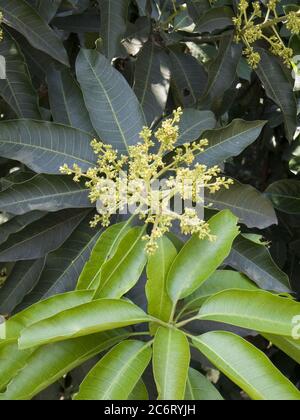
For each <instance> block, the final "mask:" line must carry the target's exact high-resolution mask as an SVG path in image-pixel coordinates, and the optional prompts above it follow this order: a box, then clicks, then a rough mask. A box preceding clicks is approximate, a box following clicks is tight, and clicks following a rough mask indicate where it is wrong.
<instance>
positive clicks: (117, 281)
mask: <svg viewBox="0 0 300 420" xmlns="http://www.w3.org/2000/svg"><path fill="white" fill-rule="evenodd" d="M144 234H145V230H144V228H142V227H135V228H132V229H131V230H130V231H129V232H128V233H127V234H126V236H124V238H123V239H122V240H121V242H120V244H119V245H118V248H117V249H116V253H115V255H114V256H113V257H112V258H111V259H110V260H109V261H107V262H106V263H105V264H104V265H103V267H102V269H101V278H100V284H99V287H98V289H97V290H96V292H95V299H99V298H114V299H119V298H121V297H122V296H123V295H124V294H125V293H127V292H128V291H129V290H130V289H132V288H133V287H134V286H135V284H136V283H137V281H138V280H139V278H140V276H141V274H142V272H143V270H144V268H145V265H146V262H147V255H146V251H145V242H144V241H143V240H142V237H143V236H144Z"/></svg>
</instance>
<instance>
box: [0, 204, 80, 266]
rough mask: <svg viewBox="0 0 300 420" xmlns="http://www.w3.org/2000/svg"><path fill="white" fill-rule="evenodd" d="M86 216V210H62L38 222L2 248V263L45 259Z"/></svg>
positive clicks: (11, 237)
mask: <svg viewBox="0 0 300 420" xmlns="http://www.w3.org/2000/svg"><path fill="white" fill-rule="evenodd" d="M86 214H87V212H86V210H84V211H83V210H62V211H61V212H58V213H51V214H48V215H47V216H45V217H43V218H42V219H39V220H37V221H36V222H34V223H32V224H31V225H29V226H27V227H26V228H25V229H23V230H21V231H20V232H18V233H15V234H13V235H11V236H10V237H9V238H8V240H7V241H6V242H5V243H3V244H2V245H1V246H0V261H3V262H7V261H19V260H34V259H38V258H43V257H44V256H45V255H46V254H48V253H49V252H51V251H54V250H55V249H57V248H59V247H60V246H61V245H62V244H63V243H64V242H65V240H66V239H67V238H68V237H69V236H70V235H71V233H72V232H73V230H74V229H75V228H76V227H77V226H78V225H79V223H80V222H81V221H82V219H83V218H84V217H85V216H86Z"/></svg>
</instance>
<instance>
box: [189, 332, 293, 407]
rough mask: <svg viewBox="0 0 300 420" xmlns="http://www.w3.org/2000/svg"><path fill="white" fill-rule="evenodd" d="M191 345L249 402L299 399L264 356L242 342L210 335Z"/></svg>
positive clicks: (227, 335) (234, 337) (221, 334)
mask: <svg viewBox="0 0 300 420" xmlns="http://www.w3.org/2000/svg"><path fill="white" fill-rule="evenodd" d="M193 341H194V344H195V346H196V347H197V348H198V349H199V350H200V351H201V353H203V354H204V355H205V356H206V357H207V358H208V359H209V360H210V361H211V363H213V364H214V365H215V366H216V367H217V368H218V369H219V370H220V371H221V372H223V373H224V374H225V375H226V376H227V377H228V378H230V379H231V380H232V381H233V382H234V383H235V384H237V385H238V386H239V387H240V388H242V389H243V390H244V391H245V392H246V393H247V394H248V395H249V397H250V398H252V399H253V400H264V401H276V400H299V399H300V392H299V391H298V390H297V388H296V387H295V386H294V385H293V384H292V383H291V382H289V381H288V379H287V378H286V377H285V376H284V375H283V374H282V373H281V372H279V370H278V369H277V368H275V366H274V365H273V364H272V363H271V362H270V360H269V359H268V358H267V356H266V355H265V354H264V353H262V352H261V351H260V350H258V349H257V348H256V347H254V346H253V345H252V344H250V343H248V342H247V341H245V340H244V339H243V338H241V337H238V336H237V335H234V334H231V333H227V332H211V333H207V334H204V335H202V336H200V337H197V338H195V339H194V340H193ZM262 372H264V373H263V374H262Z"/></svg>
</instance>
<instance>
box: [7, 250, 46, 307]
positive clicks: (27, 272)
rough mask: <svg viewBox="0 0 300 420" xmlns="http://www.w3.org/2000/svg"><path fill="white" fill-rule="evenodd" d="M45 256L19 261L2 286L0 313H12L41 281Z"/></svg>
mask: <svg viewBox="0 0 300 420" xmlns="http://www.w3.org/2000/svg"><path fill="white" fill-rule="evenodd" d="M44 265H45V258H40V259H38V260H35V261H19V262H17V263H16V265H15V266H14V268H13V270H12V272H11V274H10V275H9V277H8V278H7V280H6V282H5V284H4V286H2V287H1V288H0V313H2V314H10V313H12V311H13V310H14V309H15V308H16V306H17V305H18V304H19V303H20V302H21V301H22V300H23V299H24V297H25V296H26V295H27V294H28V293H29V292H30V291H31V290H32V289H33V288H34V286H35V285H36V283H37V282H38V281H39V278H40V276H41V273H42V271H43V268H44Z"/></svg>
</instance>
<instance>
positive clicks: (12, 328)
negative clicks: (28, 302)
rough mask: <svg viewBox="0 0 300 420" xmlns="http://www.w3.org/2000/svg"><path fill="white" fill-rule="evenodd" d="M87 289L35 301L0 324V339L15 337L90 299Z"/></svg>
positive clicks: (90, 294)
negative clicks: (32, 326)
mask: <svg viewBox="0 0 300 420" xmlns="http://www.w3.org/2000/svg"><path fill="white" fill-rule="evenodd" d="M91 298H92V293H91V292H90V291H88V290H83V291H76V292H71V293H65V294H62V295H58V296H55V297H54V298H49V299H47V300H44V301H41V302H38V303H36V304H35V305H33V306H31V307H30V308H27V309H25V310H24V311H22V312H19V313H18V314H17V315H14V316H13V317H12V318H10V319H9V320H8V321H6V322H5V323H4V324H1V325H0V340H10V339H17V338H18V337H19V335H20V332H21V331H22V330H23V329H24V328H27V327H29V326H30V325H33V324H35V323H38V322H40V321H42V320H45V319H47V318H50V317H53V316H54V315H57V314H59V313H60V312H62V311H65V310H67V309H70V308H73V307H76V306H78V305H82V304H84V303H87V302H89V301H90V300H91ZM0 343H1V341H0Z"/></svg>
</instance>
